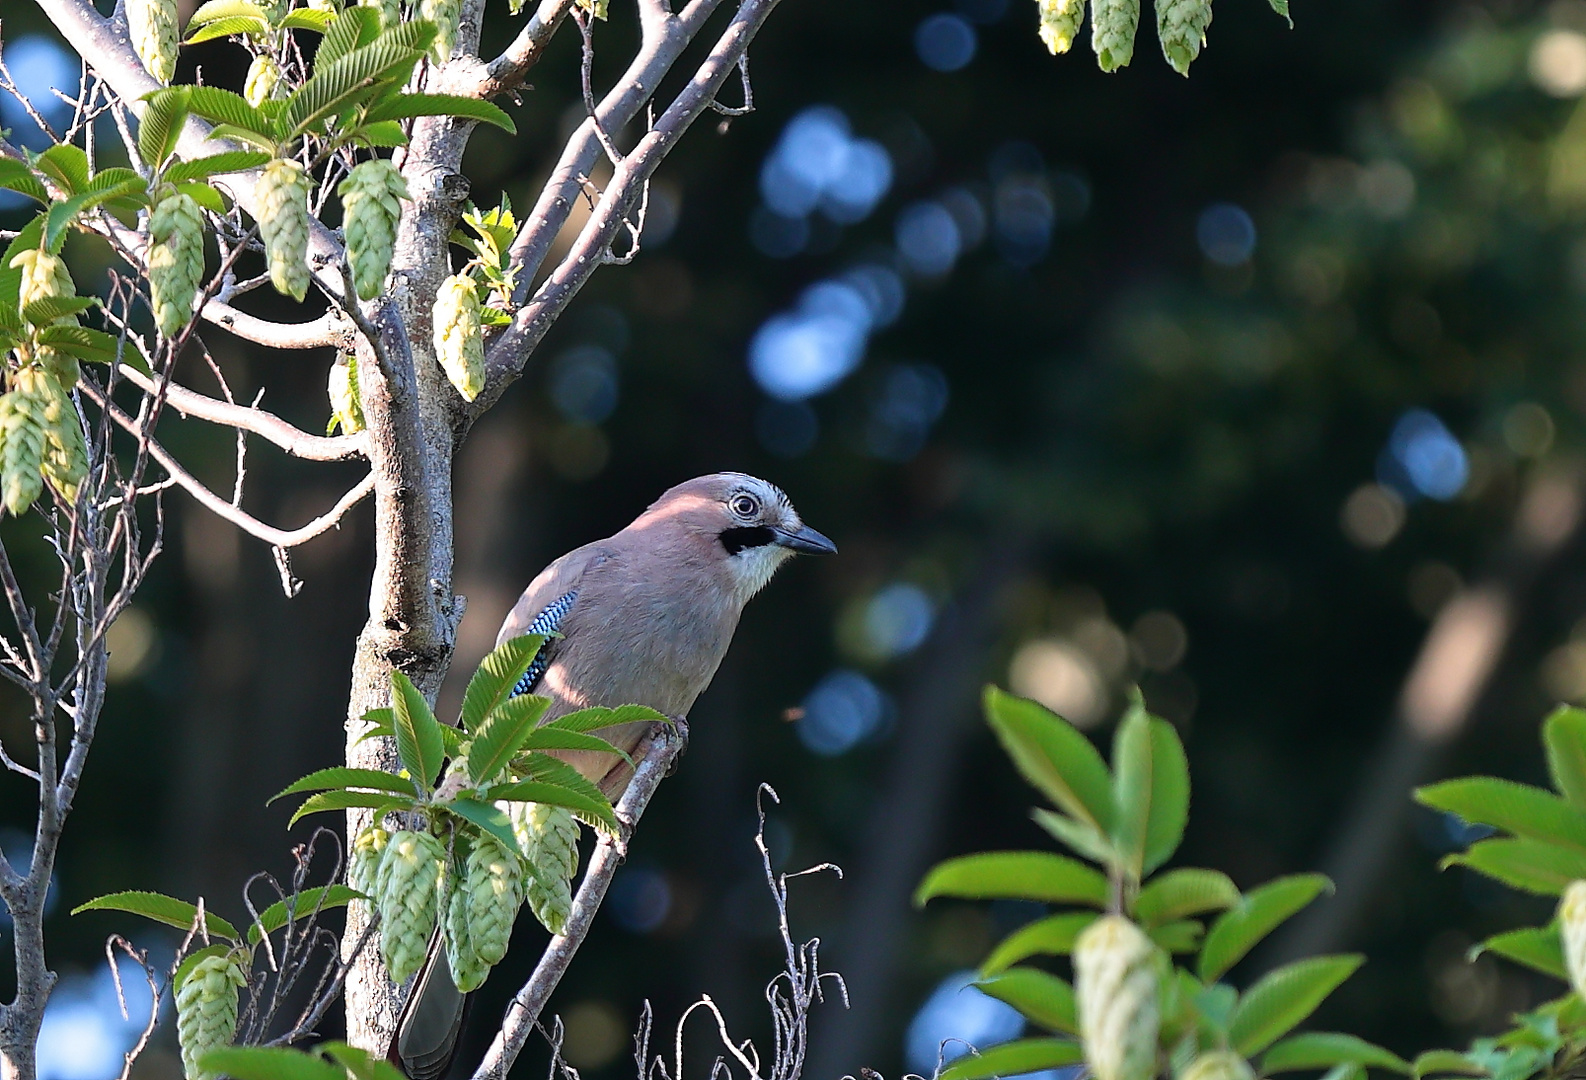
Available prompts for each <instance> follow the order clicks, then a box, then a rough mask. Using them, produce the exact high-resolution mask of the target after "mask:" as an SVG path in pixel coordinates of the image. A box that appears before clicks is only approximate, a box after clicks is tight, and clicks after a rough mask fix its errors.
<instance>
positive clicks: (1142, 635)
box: [1129, 611, 1189, 672]
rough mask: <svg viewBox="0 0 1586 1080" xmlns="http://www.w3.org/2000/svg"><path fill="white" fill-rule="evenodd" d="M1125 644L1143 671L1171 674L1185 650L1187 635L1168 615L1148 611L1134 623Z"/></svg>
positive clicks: (1175, 618)
mask: <svg viewBox="0 0 1586 1080" xmlns="http://www.w3.org/2000/svg"><path fill="white" fill-rule="evenodd" d="M1129 644H1130V646H1131V647H1132V649H1133V652H1134V655H1135V658H1136V659H1137V660H1139V661H1140V666H1141V667H1143V668H1145V669H1146V670H1147V671H1158V672H1165V671H1172V670H1173V669H1174V668H1176V667H1178V666H1179V664H1180V662H1182V661H1183V659H1184V653H1185V652H1186V651H1187V650H1188V649H1189V632H1188V631H1187V630H1185V629H1184V623H1183V622H1182V621H1180V619H1179V617H1178V616H1177V615H1175V614H1173V613H1172V612H1171V611H1148V612H1146V613H1145V614H1144V615H1142V616H1140V617H1139V618H1138V619H1136V620H1135V621H1134V626H1133V627H1131V628H1130V630H1129Z"/></svg>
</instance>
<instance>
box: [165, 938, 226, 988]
mask: <svg viewBox="0 0 1586 1080" xmlns="http://www.w3.org/2000/svg"><path fill="white" fill-rule="evenodd" d="M235 949H236V946H235V945H206V946H204V947H203V948H202V949H195V950H193V951H192V952H190V953H188V954H187V955H186V956H185V957H183V959H182V962H181V963H180V964H178V965H177V966H176V970H175V971H173V972H172V973H171V986H172V987H173V988H175V989H177V990H180V989H181V988H182V984H183V983H185V982H186V981H187V977H188V976H189V975H191V974H192V973H193V969H194V968H195V967H197V966H198V965H199V964H200V963H201V962H203V961H205V960H207V959H209V958H210V957H211V956H227V955H229V954H230V953H231V952H232V951H233V950H235Z"/></svg>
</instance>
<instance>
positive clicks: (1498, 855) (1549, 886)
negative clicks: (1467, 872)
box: [1443, 838, 1586, 896]
mask: <svg viewBox="0 0 1586 1080" xmlns="http://www.w3.org/2000/svg"><path fill="white" fill-rule="evenodd" d="M1443 865H1444V866H1445V867H1446V866H1468V867H1469V868H1470V869H1472V870H1475V871H1476V872H1478V873H1481V874H1485V875H1487V876H1488V877H1491V878H1497V879H1498V880H1499V881H1501V882H1503V883H1504V884H1505V885H1509V886H1512V887H1513V888H1516V889H1521V890H1524V891H1525V892H1532V893H1537V894H1539V895H1542V896H1558V895H1559V894H1561V893H1562V892H1563V891H1564V887H1565V886H1566V885H1568V884H1569V883H1570V882H1571V881H1574V880H1576V879H1577V878H1586V853H1582V852H1579V851H1576V850H1575V849H1573V848H1566V847H1559V846H1558V845H1556V844H1546V843H1543V842H1542V841H1540V840H1528V839H1518V840H1511V839H1507V838H1503V839H1495V840H1482V841H1479V842H1477V843H1475V844H1472V845H1471V847H1470V850H1469V851H1466V852H1465V853H1464V854H1460V855H1450V856H1448V857H1447V858H1445V859H1444V860H1443Z"/></svg>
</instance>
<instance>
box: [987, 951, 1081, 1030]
mask: <svg viewBox="0 0 1586 1080" xmlns="http://www.w3.org/2000/svg"><path fill="white" fill-rule="evenodd" d="M974 986H975V987H976V988H978V989H979V990H980V991H981V992H983V993H985V994H989V995H990V996H991V997H994V998H996V999H997V1000H999V1001H1005V1002H1007V1003H1008V1004H1009V1005H1012V1006H1013V1007H1014V1008H1015V1009H1018V1010H1019V1012H1021V1013H1023V1014H1024V1017H1025V1019H1027V1020H1030V1021H1031V1022H1033V1023H1035V1024H1037V1025H1039V1026H1040V1027H1044V1028H1046V1029H1047V1030H1048V1031H1060V1032H1063V1033H1064V1034H1067V1035H1077V1034H1079V1021H1078V1020H1077V1019H1076V1017H1075V1015H1074V988H1073V987H1072V986H1070V985H1068V983H1066V982H1064V981H1063V980H1062V979H1059V978H1058V977H1057V976H1056V975H1048V974H1047V973H1046V972H1044V971H1038V970H1036V969H1035V968H1029V967H1016V968H1011V969H1009V970H1008V971H1004V972H1002V973H1001V974H999V975H993V976H991V977H990V978H986V979H981V980H980V981H978V982H976V983H974Z"/></svg>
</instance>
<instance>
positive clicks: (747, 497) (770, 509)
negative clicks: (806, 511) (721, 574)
mask: <svg viewBox="0 0 1586 1080" xmlns="http://www.w3.org/2000/svg"><path fill="white" fill-rule="evenodd" d="M646 519H651V520H662V519H664V520H671V521H673V522H675V523H677V524H680V525H683V526H685V527H686V528H687V529H688V530H689V531H690V532H693V533H695V534H697V535H699V536H700V537H701V538H702V539H704V540H706V541H707V543H709V544H710V546H711V551H712V557H713V558H719V559H721V560H722V562H723V564H724V565H725V566H726V568H727V573H728V575H729V578H730V580H731V581H732V583H733V589H734V591H735V592H736V593H738V594H739V596H740V597H741V598H742V599H743V600H748V599H749V597H751V596H753V595H754V594H755V593H757V592H759V591H760V590H761V589H762V588H763V587H764V586H765V584H766V582H768V581H770V580H771V576H772V575H773V574H775V573H776V571H777V568H778V567H779V566H781V565H782V564H783V563H784V562H786V561H787V560H788V559H789V558H790V557H792V556H793V555H796V554H799V553H804V554H810V555H831V554H834V553H835V552H836V551H837V545H836V544H834V543H832V542H831V541H830V540H828V539H827V538H826V537H825V536H823V535H821V534H820V533H818V532H816V531H815V530H814V529H812V528H810V527H809V526H808V525H806V524H804V522H803V520H802V519H800V518H799V515H798V511H797V510H794V509H793V504H792V503H791V502H789V501H788V497H787V495H786V494H784V493H783V491H782V489H781V488H779V487H777V486H776V485H775V484H771V483H767V482H766V481H764V480H761V479H759V478H758V477H754V476H749V475H748V474H746V473H712V474H711V475H709V476H700V477H696V478H695V479H693V480H688V481H685V482H684V483H681V484H679V485H677V486H676V487H674V488H672V489H671V490H670V491H668V492H667V493H666V494H664V495H662V496H661V497H660V498H659V499H657V500H656V501H655V503H654V504H653V505H651V507H650V508H649V509H648V510H647V511H645V513H644V516H643V517H641V518H640V519H639V520H638V521H636V522H634V525H635V526H638V527H642V526H643V524H644V523H645V521H646Z"/></svg>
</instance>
